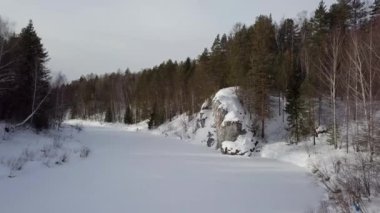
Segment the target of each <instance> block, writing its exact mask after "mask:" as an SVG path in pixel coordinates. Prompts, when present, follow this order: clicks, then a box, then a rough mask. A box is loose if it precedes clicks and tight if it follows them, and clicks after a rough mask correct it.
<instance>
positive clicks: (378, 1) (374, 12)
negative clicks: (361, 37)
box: [371, 0, 380, 19]
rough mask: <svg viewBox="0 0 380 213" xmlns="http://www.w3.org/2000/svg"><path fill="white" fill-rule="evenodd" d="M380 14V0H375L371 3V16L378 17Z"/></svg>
mask: <svg viewBox="0 0 380 213" xmlns="http://www.w3.org/2000/svg"><path fill="white" fill-rule="evenodd" d="M379 15H380V0H375V1H374V2H373V4H372V5H371V17H372V19H375V18H377V17H378V16H379Z"/></svg>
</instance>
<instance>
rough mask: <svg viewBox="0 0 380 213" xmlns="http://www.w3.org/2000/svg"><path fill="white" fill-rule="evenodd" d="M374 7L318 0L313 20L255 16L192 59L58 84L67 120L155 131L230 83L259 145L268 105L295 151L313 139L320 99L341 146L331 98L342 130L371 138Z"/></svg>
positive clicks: (376, 52)
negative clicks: (342, 119) (354, 124)
mask: <svg viewBox="0 0 380 213" xmlns="http://www.w3.org/2000/svg"><path fill="white" fill-rule="evenodd" d="M379 5H380V3H379V0H376V1H374V2H373V3H371V4H365V3H364V1H359V0H338V1H337V2H335V3H334V4H332V5H331V6H330V7H329V8H327V6H326V4H325V3H324V2H323V1H321V2H320V3H319V5H318V7H317V8H316V10H315V11H314V14H313V16H312V17H310V18H308V17H306V16H300V17H298V18H297V19H290V18H287V19H284V20H282V21H281V22H280V23H275V22H274V21H273V20H272V18H271V16H265V15H261V16H259V17H257V18H256V21H255V23H254V24H253V25H250V26H246V25H243V24H236V25H235V26H234V27H233V29H232V31H231V33H229V34H228V35H227V34H223V35H217V36H216V38H215V40H214V42H213V43H212V45H211V48H210V49H207V48H206V49H205V50H204V51H203V52H202V53H201V54H200V55H199V57H198V58H196V59H190V58H187V59H186V60H184V61H180V62H177V61H172V60H168V61H165V62H163V63H162V64H160V65H158V66H155V67H153V68H150V69H144V70H142V71H140V72H137V73H132V72H130V71H129V69H127V70H125V71H121V70H119V71H118V72H116V73H112V74H105V75H101V76H98V75H94V74H91V75H87V76H82V77H81V78H80V79H79V80H76V81H73V82H72V83H71V84H69V85H67V86H66V87H67V88H66V89H67V90H68V92H67V95H68V96H67V97H66V98H67V99H68V101H67V102H68V103H69V104H70V106H68V108H69V109H70V112H71V113H70V114H71V116H72V117H74V118H91V117H97V118H98V119H104V120H105V121H109V122H114V121H119V122H123V121H124V122H125V123H136V122H139V121H142V120H145V119H150V121H151V122H150V126H151V127H154V126H157V125H159V124H161V123H163V122H164V121H166V120H170V119H171V118H172V117H173V116H175V115H178V114H182V113H189V114H190V115H192V114H193V113H194V112H196V111H197V109H199V107H200V106H201V104H202V103H203V102H204V101H205V100H206V99H207V98H209V97H210V96H211V95H212V94H213V93H214V92H216V91H217V90H218V89H221V88H224V87H228V86H237V85H238V86H240V88H241V89H240V91H239V95H240V97H241V99H242V101H243V102H244V104H245V105H246V106H247V107H248V108H249V109H250V112H251V113H252V117H254V118H255V120H256V125H255V127H252V128H256V129H257V130H259V131H258V132H260V136H261V137H263V138H265V123H266V120H267V119H268V118H269V117H270V116H271V115H273V113H275V112H270V110H269V109H270V108H271V107H270V104H271V101H272V102H273V98H271V97H277V98H278V103H279V104H278V113H279V114H284V113H283V111H286V112H287V114H288V117H287V122H288V127H289V129H288V130H289V132H290V133H291V136H292V137H291V142H294V143H298V142H299V141H300V140H301V139H302V137H304V136H309V135H312V134H313V133H314V129H315V127H316V126H318V125H320V124H321V120H323V116H322V114H323V112H322V111H323V107H322V106H321V105H322V104H323V100H328V101H329V102H330V103H331V107H330V109H331V111H332V112H331V116H330V117H332V121H331V123H330V122H329V125H330V126H331V129H332V131H333V133H332V135H333V136H332V141H331V143H332V144H334V146H336V147H338V146H342V144H339V142H338V135H339V130H338V118H337V114H336V107H337V101H338V100H339V101H343V102H344V103H345V104H346V105H347V106H346V111H347V113H346V115H345V116H346V117H347V118H346V120H347V123H348V122H350V121H351V120H355V121H358V120H360V119H359V116H362V118H364V117H365V120H368V122H369V124H368V125H367V128H368V129H372V130H369V131H370V132H372V133H371V134H373V130H374V129H373V125H374V124H373V121H371V119H372V117H373V116H372V115H373V113H374V108H373V107H374V101H375V100H377V98H378V94H377V92H376V91H377V90H376V88H378V85H377V84H378V83H377V82H378V78H377V77H378V76H377V74H376V73H378V67H379V44H378V43H377V42H374V41H376V40H377V39H379V17H378V15H379ZM282 103H285V104H282ZM367 106H370V108H367ZM363 113H364V114H365V115H362V114H363ZM371 113H372V114H371ZM371 137H372V136H371ZM339 141H342V140H339Z"/></svg>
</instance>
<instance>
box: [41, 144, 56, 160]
mask: <svg viewBox="0 0 380 213" xmlns="http://www.w3.org/2000/svg"><path fill="white" fill-rule="evenodd" d="M41 153H42V157H43V158H55V157H56V156H57V149H56V148H54V145H52V144H49V145H45V146H44V147H43V148H42V149H41Z"/></svg>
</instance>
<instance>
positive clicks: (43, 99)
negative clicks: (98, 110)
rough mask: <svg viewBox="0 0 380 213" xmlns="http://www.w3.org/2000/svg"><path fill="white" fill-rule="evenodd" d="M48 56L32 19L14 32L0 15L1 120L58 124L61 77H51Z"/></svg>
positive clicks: (37, 126) (16, 123)
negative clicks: (17, 32) (47, 65)
mask: <svg viewBox="0 0 380 213" xmlns="http://www.w3.org/2000/svg"><path fill="white" fill-rule="evenodd" d="M48 60H49V57H48V53H47V51H46V50H45V48H44V47H43V44H42V41H41V38H40V37H39V36H38V35H37V32H36V31H35V29H34V26H33V23H32V21H30V22H29V23H28V25H27V26H26V27H25V28H23V29H22V30H21V32H20V33H19V34H16V33H14V32H12V29H11V27H10V24H9V22H8V21H7V20H5V19H2V18H1V17H0V120H5V121H7V122H9V123H11V124H13V126H12V127H13V128H14V127H19V126H23V125H31V126H32V127H34V128H35V129H37V130H41V129H45V128H49V127H52V126H57V125H59V124H60V122H61V121H62V120H63V114H64V108H63V107H62V106H63V102H62V101H63V96H62V88H61V86H62V85H63V83H64V77H63V76H62V75H59V77H57V78H56V79H54V80H52V77H51V74H50V70H49V69H48V68H47V67H46V63H47V61H48ZM59 96H61V97H60V98H59ZM7 131H10V129H9V128H7Z"/></svg>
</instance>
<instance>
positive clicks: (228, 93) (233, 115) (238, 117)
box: [213, 87, 246, 129]
mask: <svg viewBox="0 0 380 213" xmlns="http://www.w3.org/2000/svg"><path fill="white" fill-rule="evenodd" d="M237 90H238V87H228V88H224V89H221V90H219V91H218V92H217V93H216V94H215V96H214V98H213V102H217V103H220V105H219V106H218V107H219V108H221V109H223V110H225V111H226V112H227V114H226V115H225V117H224V120H223V122H222V126H224V125H225V123H226V122H237V121H245V116H244V115H246V112H245V110H244V108H243V106H242V104H241V103H240V101H239V98H238V96H237V94H236V91H237ZM245 126H246V122H245V123H243V129H245Z"/></svg>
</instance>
